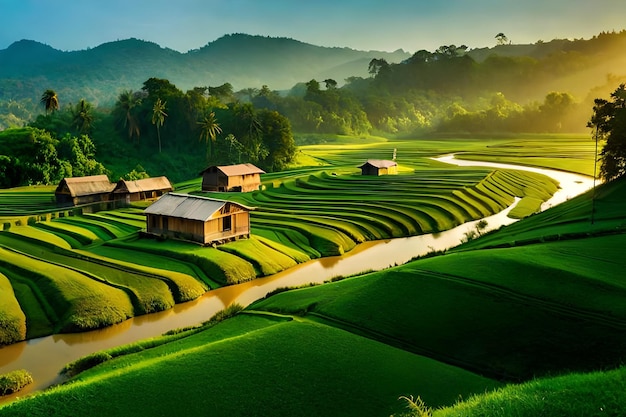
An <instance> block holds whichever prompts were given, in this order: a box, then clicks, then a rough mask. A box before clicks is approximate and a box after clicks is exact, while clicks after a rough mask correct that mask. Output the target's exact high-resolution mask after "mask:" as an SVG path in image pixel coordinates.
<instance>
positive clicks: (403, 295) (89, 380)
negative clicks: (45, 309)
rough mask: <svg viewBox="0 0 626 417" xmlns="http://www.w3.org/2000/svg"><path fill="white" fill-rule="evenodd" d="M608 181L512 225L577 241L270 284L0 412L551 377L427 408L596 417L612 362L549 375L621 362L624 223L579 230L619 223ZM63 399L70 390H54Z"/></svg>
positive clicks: (307, 409) (187, 403) (430, 395)
mask: <svg viewBox="0 0 626 417" xmlns="http://www.w3.org/2000/svg"><path fill="white" fill-rule="evenodd" d="M624 184H626V181H624V180H620V181H616V182H613V183H610V184H606V185H603V186H602V187H600V188H599V189H598V190H597V193H596V197H597V200H596V202H595V204H596V208H597V212H596V219H597V223H594V225H591V223H590V222H589V221H588V218H587V217H585V216H581V213H582V212H586V213H588V212H589V211H588V210H589V209H590V208H591V204H592V201H591V198H590V197H591V195H592V194H591V193H588V194H587V195H585V196H582V197H580V198H578V199H573V200H571V201H569V202H566V203H564V204H563V205H561V206H559V207H557V208H554V209H551V210H548V211H546V212H544V213H543V214H539V215H536V216H531V217H530V218H529V219H528V220H522V221H520V222H518V223H516V224H515V226H514V227H515V228H516V229H517V231H518V232H520V233H521V232H522V231H524V229H525V228H527V232H528V233H530V231H533V233H535V235H536V236H537V237H539V236H541V234H542V230H544V232H546V233H547V232H548V231H550V230H552V229H553V228H554V227H557V226H559V225H560V227H563V230H564V231H566V230H567V227H568V226H566V225H569V227H571V228H572V229H573V230H576V231H577V233H578V235H577V236H575V237H577V239H566V238H567V237H568V236H567V235H566V234H565V233H564V234H563V235H562V239H561V240H558V241H553V242H541V239H539V238H538V239H537V240H536V241H534V242H526V243H527V244H525V245H517V246H512V247H498V248H492V249H488V248H484V249H478V250H470V249H469V245H468V246H466V247H461V248H459V250H456V251H452V252H451V253H449V254H446V255H443V256H438V257H433V258H428V259H423V260H416V261H413V262H410V263H408V264H406V265H403V266H399V267H396V268H392V269H389V270H385V271H381V272H376V273H370V274H366V275H362V276H357V277H353V278H349V279H345V280H342V281H338V282H334V283H330V284H325V285H321V286H317V287H310V288H304V289H298V290H292V291H287V292H282V293H279V294H276V295H273V296H270V297H268V298H266V299H264V300H260V301H258V302H256V303H254V304H253V305H251V306H249V307H248V308H247V309H246V310H245V311H244V313H242V314H239V315H238V316H236V317H235V318H233V319H229V320H226V321H225V322H223V323H221V324H219V325H217V326H216V327H213V328H208V329H204V330H201V331H193V332H190V333H189V336H188V337H182V338H179V340H177V341H172V342H169V343H165V344H163V345H161V346H160V347H155V348H152V349H147V350H145V351H143V352H140V353H136V354H132V355H122V356H119V355H120V352H121V351H120V350H119V349H117V350H116V353H115V354H113V352H112V354H113V356H118V357H117V358H115V359H112V360H109V361H106V362H105V363H104V364H102V365H100V366H97V367H95V368H93V369H91V370H89V371H87V372H85V373H83V374H79V375H78V376H77V377H76V379H75V380H73V382H71V383H69V384H67V385H63V386H60V387H57V388H54V389H51V390H49V391H47V392H45V393H43V394H40V395H36V396H34V397H32V398H28V399H25V400H22V401H18V402H15V403H13V404H10V405H8V406H7V407H5V408H2V409H1V411H0V412H5V411H6V412H7V413H12V414H11V415H27V414H28V415H48V413H49V412H52V410H55V411H56V413H57V414H56V415H76V414H93V413H94V412H96V411H95V410H97V412H102V413H103V414H107V415H110V416H112V415H124V414H127V413H128V412H131V413H133V414H136V415H150V414H154V413H157V411H158V410H160V412H165V413H170V412H171V413H174V412H176V411H180V410H185V412H186V414H188V415H202V414H204V413H206V412H208V410H210V412H211V413H212V415H235V414H241V413H246V414H249V415H268V414H271V415H320V414H322V415H341V416H345V415H360V416H362V415H372V416H374V415H389V414H391V413H401V412H403V410H404V407H405V402H404V401H402V400H398V398H399V397H400V396H406V397H409V398H410V397H411V396H413V397H417V396H419V397H420V398H421V399H423V400H424V401H425V403H426V405H427V406H428V407H434V408H437V407H442V406H445V405H453V404H454V402H455V400H458V399H459V396H461V398H468V395H470V394H481V393H484V392H485V391H492V390H493V389H495V388H497V387H498V386H499V385H500V383H501V382H515V381H525V380H532V379H533V378H535V377H537V376H542V375H544V376H550V375H555V374H564V376H562V377H559V378H558V379H554V380H550V379H546V380H538V381H537V382H531V383H529V384H524V385H519V386H518V385H513V386H511V387H507V388H504V389H503V390H496V391H493V393H487V394H485V396H478V397H472V400H471V401H470V402H469V403H467V404H465V403H461V404H460V405H457V406H456V407H457V408H454V409H451V410H442V411H438V412H440V413H448V414H443V415H494V414H491V411H489V410H493V407H496V408H498V409H502V410H501V412H500V414H497V415H533V414H531V412H530V411H523V410H535V411H536V410H556V411H555V412H556V413H557V414H558V415H572V414H568V413H567V412H561V411H559V410H564V408H562V406H564V404H568V407H569V408H567V409H565V410H579V409H583V408H577V405H576V404H577V402H580V403H581V407H582V406H583V404H584V407H586V408H584V409H588V410H592V409H591V408H589V407H593V406H598V407H604V406H606V407H613V408H611V413H612V414H611V415H621V414H623V413H624V411H626V410H624V409H623V405H622V404H621V401H619V400H618V399H617V398H619V396H620V395H622V393H623V381H622V380H623V377H622V376H621V375H623V371H622V370H618V371H614V372H607V373H595V374H590V375H586V376H580V375H578V374H575V375H572V376H568V375H565V374H566V373H568V372H579V371H592V370H602V369H609V368H615V367H617V366H619V365H620V364H621V363H623V360H624V359H625V354H624V352H626V349H625V348H626V309H625V308H624V305H623V299H624V296H625V295H626V294H625V291H626V285H625V284H624V283H623V281H622V280H621V279H620V276H621V271H623V270H624V267H626V260H624V258H623V256H620V248H623V245H624V243H626V234H624V233H623V230H618V229H615V228H613V229H612V233H610V234H609V233H607V232H608V231H607V229H605V230H604V231H603V232H602V233H599V234H598V235H594V230H595V229H594V227H596V225H597V224H603V223H602V222H616V221H621V222H622V224H623V223H624V215H623V214H621V215H620V214H619V213H618V211H615V210H612V208H614V207H620V206H622V207H623V204H624V199H626V195H625V194H624V193H623V192H621V190H622V189H623V187H624ZM606 224H608V223H606ZM511 227H512V226H511ZM509 229H510V228H509V227H507V228H503V229H501V230H500V231H498V232H494V233H493V234H491V235H488V236H487V237H485V238H480V239H477V240H475V241H473V242H471V244H472V245H474V246H475V247H480V244H481V243H480V242H481V241H483V239H484V240H485V241H489V239H495V237H497V236H498V235H501V236H506V235H507V233H508V231H509ZM582 231H586V233H589V236H583V235H581V234H580V233H581V232H582ZM461 249H463V250H461ZM192 333H193V334H192ZM182 336H184V334H183V335H182ZM131 350H136V349H131ZM146 381H150V383H149V384H147V383H146ZM588 381H594V383H597V384H598V389H599V390H602V392H601V393H600V394H598V395H597V396H594V397H593V400H592V401H588V396H589V395H592V394H593V392H594V391H595V390H594V389H593V388H592V389H590V384H589V383H588ZM131 387H132V389H131ZM139 387H141V388H139ZM593 387H595V385H594V386H593ZM70 397H71V398H82V399H83V400H84V401H80V402H69V401H67V399H68V398H70ZM609 400H610V401H609ZM156 404H158V405H156ZM155 407H158V410H157V408H155ZM615 407H617V409H616V408H615ZM620 407H621V408H620ZM467 409H476V410H478V411H477V412H476V414H470V413H469V411H466V410H467ZM516 410H517V411H516ZM520 410H521V411H520ZM607 410H608V409H607ZM516 413H517V414H516ZM548 415H549V414H548ZM573 415H583V414H580V413H578V414H576V413H575V414H573ZM584 415H600V414H598V413H597V412H596V413H595V414H594V413H591V414H584Z"/></svg>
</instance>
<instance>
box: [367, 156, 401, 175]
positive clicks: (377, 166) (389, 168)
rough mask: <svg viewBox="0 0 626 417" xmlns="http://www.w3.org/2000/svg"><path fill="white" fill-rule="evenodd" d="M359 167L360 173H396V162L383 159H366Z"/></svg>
mask: <svg viewBox="0 0 626 417" xmlns="http://www.w3.org/2000/svg"><path fill="white" fill-rule="evenodd" d="M359 168H361V175H393V174H397V173H398V164H397V163H396V162H395V161H388V160H385V159H368V160H367V162H365V163H364V164H363V165H361V166H359Z"/></svg>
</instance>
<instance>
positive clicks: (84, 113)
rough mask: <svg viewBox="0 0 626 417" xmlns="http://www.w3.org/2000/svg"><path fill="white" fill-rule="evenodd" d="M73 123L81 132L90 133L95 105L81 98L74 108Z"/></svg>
mask: <svg viewBox="0 0 626 417" xmlns="http://www.w3.org/2000/svg"><path fill="white" fill-rule="evenodd" d="M72 116H73V117H72V124H73V125H74V128H75V129H76V130H77V131H78V133H79V134H89V132H90V131H91V126H92V124H93V106H92V105H91V103H89V102H88V101H85V99H80V101H79V102H78V104H77V105H76V107H75V108H74V109H73V110H72Z"/></svg>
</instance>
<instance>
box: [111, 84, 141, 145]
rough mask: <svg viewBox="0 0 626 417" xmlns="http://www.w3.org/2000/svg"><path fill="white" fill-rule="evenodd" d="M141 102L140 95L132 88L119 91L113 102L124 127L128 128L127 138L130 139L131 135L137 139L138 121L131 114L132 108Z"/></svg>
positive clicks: (138, 133) (138, 134)
mask: <svg viewBox="0 0 626 417" xmlns="http://www.w3.org/2000/svg"><path fill="white" fill-rule="evenodd" d="M140 104H141V97H140V95H139V94H137V93H134V92H133V91H132V90H125V91H122V92H121V93H120V95H119V96H118V98H117V103H115V108H116V110H117V112H118V114H119V116H118V117H119V118H120V119H122V120H123V125H124V127H127V128H128V139H132V138H133V135H136V136H137V140H139V136H140V134H141V133H140V132H139V123H138V122H137V119H136V118H135V116H134V114H133V109H135V108H136V107H138V106H139V105H140Z"/></svg>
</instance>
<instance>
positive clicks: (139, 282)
mask: <svg viewBox="0 0 626 417" xmlns="http://www.w3.org/2000/svg"><path fill="white" fill-rule="evenodd" d="M494 42H496V46H494V47H484V48H470V47H467V46H465V45H462V46H455V45H443V46H441V47H439V48H437V49H436V50H434V51H433V52H429V51H426V50H418V51H417V52H415V53H413V54H408V53H406V52H404V51H403V50H400V49H399V50H396V51H395V52H393V53H392V52H381V51H369V52H364V51H359V50H353V49H350V48H328V47H317V46H313V45H308V44H304V43H302V42H298V41H294V40H293V39H288V38H266V37H261V36H250V35H243V34H233V35H226V36H224V37H223V38H220V39H218V40H217V41H215V42H211V43H209V44H207V45H206V46H205V47H202V48H200V49H197V50H190V51H188V52H186V53H180V52H177V51H174V50H171V49H167V48H162V47H160V46H158V45H156V44H152V43H150V42H145V41H140V40H138V39H135V38H132V39H127V40H122V41H119V40H118V41H116V42H110V43H108V44H103V45H101V46H98V47H95V48H93V49H87V50H80V51H71V52H64V51H61V50H56V49H54V48H52V47H50V46H48V45H44V44H39V43H38V42H35V41H27V40H22V41H19V42H15V43H14V44H12V45H11V46H9V47H8V48H7V49H0V67H2V68H3V69H2V68H0V85H1V86H2V88H3V90H0V416H50V415H54V416H99V415H102V416H110V417H111V416H127V415H132V416H154V415H159V416H166V415H167V416H170V415H172V416H177V415H185V416H200V415H202V416H204V415H211V416H244V415H245V416H294V415H295V416H300V415H302V416H309V415H316V416H317V415H322V416H418V417H424V416H472V417H473V416H538V415H542V416H604V415H611V416H621V415H626V395H624V393H625V392H626V382H625V381H626V368H624V361H625V360H626V303H625V302H624V300H626V278H625V275H624V271H625V270H626V258H625V257H624V246H625V245H626V214H625V212H624V206H625V205H626V182H625V178H624V174H625V173H626V162H625V161H626V152H625V151H624V149H626V146H625V144H626V128H625V126H626V110H625V109H626V92H625V91H626V87H625V85H626V84H625V82H626V74H621V73H619V71H618V70H617V68H623V67H624V64H626V56H624V53H623V51H624V50H626V49H624V47H626V31H621V32H615V31H613V32H601V33H600V34H599V35H595V36H593V37H592V38H591V39H574V40H567V39H555V40H553V41H548V42H544V41H539V42H537V43H533V44H526V43H524V44H513V43H512V42H511V41H509V40H508V38H507V37H506V36H505V35H504V34H503V33H498V35H497V36H496V37H495V38H494ZM260 51H261V52H260ZM372 54H373V55H372ZM34 57H37V59H39V58H40V59H42V60H43V61H45V62H46V63H50V65H51V66H50V69H49V71H47V72H41V69H40V66H39V65H40V64H38V63H37V59H35V58H34ZM137 57H140V58H137ZM122 58H124V59H122ZM125 61H128V62H125ZM270 61H271V62H272V63H273V65H269V64H268V63H269V62H270ZM15 63H19V64H15ZM209 63H210V64H209ZM52 64H53V65H52ZM96 64H97V65H96ZM322 65H325V66H324V67H323V66H322ZM359 65H360V67H359ZM207 66H208V67H210V68H211V71H209V72H207V70H206V68H207ZM53 67H54V68H53ZM156 68H163V70H161V71H160V72H159V71H157V70H156ZM172 69H177V70H176V71H172ZM310 71H316V72H313V73H312V74H311V73H310ZM72 74H74V75H72ZM120 74H124V76H123V77H121V76H120ZM155 74H158V76H155ZM322 74H326V75H322ZM166 77H167V78H166ZM228 77H232V78H228ZM315 77H317V79H320V80H322V79H323V81H317V80H316V78H315ZM331 77H333V78H331ZM264 78H266V79H267V80H271V81H273V82H275V83H280V80H285V81H284V82H285V83H287V82H290V83H291V84H290V85H286V86H281V87H280V88H278V89H277V90H272V89H271V88H270V87H268V85H266V84H260V85H262V87H260V88H257V87H254V88H253V87H251V86H254V85H255V84H254V83H255V82H257V83H258V80H259V79H262V80H263V79H264ZM226 79H230V80H231V81H228V82H225V81H224V80H226ZM292 80H293V82H291V81H292ZM336 80H345V83H344V82H337V81H336ZM16 81H19V82H16ZM174 82H176V84H174ZM231 82H233V84H231ZM262 82H263V81H262ZM207 83H210V84H211V86H209V85H207ZM234 85H236V86H237V88H239V90H236V89H235V87H234ZM52 86H54V88H55V89H54V90H53V89H52V88H51V87H52ZM5 87H6V88H5ZM4 89H5V90H6V94H5V92H4V91H5V90H4ZM42 92H43V94H42ZM72 103H74V104H72Z"/></svg>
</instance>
